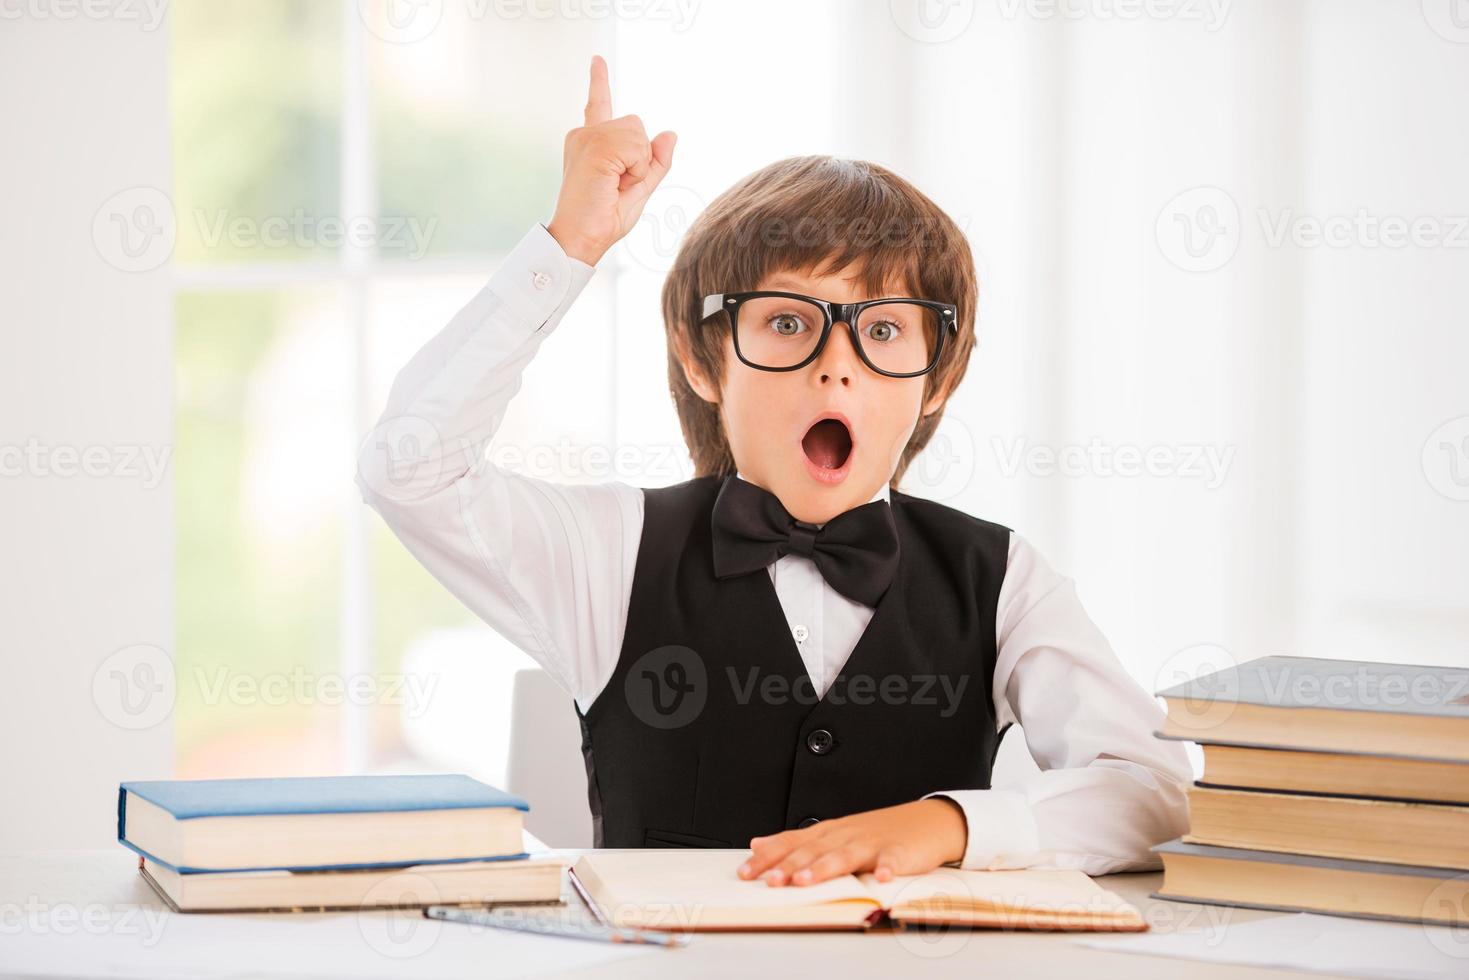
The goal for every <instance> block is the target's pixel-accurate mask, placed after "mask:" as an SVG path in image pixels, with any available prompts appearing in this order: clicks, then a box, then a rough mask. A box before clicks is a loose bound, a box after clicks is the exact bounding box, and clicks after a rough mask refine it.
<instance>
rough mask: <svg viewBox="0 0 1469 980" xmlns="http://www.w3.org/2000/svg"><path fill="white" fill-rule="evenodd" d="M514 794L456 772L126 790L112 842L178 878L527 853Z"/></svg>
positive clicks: (522, 805)
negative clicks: (120, 844) (209, 874)
mask: <svg viewBox="0 0 1469 980" xmlns="http://www.w3.org/2000/svg"><path fill="white" fill-rule="evenodd" d="M528 809H529V807H528V806H527V805H526V802H525V801H524V800H522V799H520V798H518V797H515V796H511V795H510V794H509V793H506V792H504V791H502V790H498V789H495V788H494V787H493V786H486V785H485V784H484V783H481V782H479V781H477V780H474V779H471V778H470V777H468V776H463V775H425V776H319V777H296V778H286V779H200V780H158V781H151V782H130V783H123V784H122V785H121V786H120V787H119V788H118V794H117V839H118V841H120V842H121V843H122V844H123V845H125V846H126V847H129V848H131V849H133V850H134V851H137V852H138V853H139V854H141V855H142V856H143V857H145V858H147V859H149V860H150V861H152V862H154V863H156V864H159V865H162V866H163V867H166V868H169V869H172V870H174V871H177V872H178V873H180V874H201V873H219V872H237V871H335V870H349V869H360V868H385V867H399V866H405V865H414V864H442V863H452V862H468V861H493V860H505V859H510V858H523V857H525V856H526V853H525V846H524V843H523V837H522V828H523V819H524V818H523V813H524V812H525V811H526V810H528Z"/></svg>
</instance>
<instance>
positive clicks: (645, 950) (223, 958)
mask: <svg viewBox="0 0 1469 980" xmlns="http://www.w3.org/2000/svg"><path fill="white" fill-rule="evenodd" d="M87 911H88V910H87V909H79V910H78V912H79V914H78V915H75V916H72V915H66V916H59V915H57V914H56V910H55V909H52V908H44V909H41V910H39V911H38V913H37V915H36V916H34V917H33V919H34V921H30V922H28V921H27V920H26V918H25V914H24V910H22V917H21V919H20V921H15V920H14V918H12V919H11V920H8V921H7V922H6V926H7V928H6V929H5V935H4V937H3V938H0V975H3V976H14V975H17V974H21V975H27V976H31V975H34V976H66V977H106V978H123V980H132V978H142V977H148V978H153V980H227V978H235V977H281V978H292V977H351V978H354V980H378V978H381V980H389V978H391V980H401V978H403V977H406V976H413V977H426V978H438V977H445V978H449V977H454V978H458V977H466V978H468V977H474V978H483V977H486V976H495V977H534V976H538V975H542V974H546V973H550V972H553V971H556V970H565V969H571V968H575V967H585V966H595V965H598V964H602V963H607V962H611V961H615V960H620V959H625V958H627V957H638V956H672V957H677V956H678V955H679V953H680V950H676V949H675V950H666V949H660V948H656V947H650V946H625V945H614V944H611V943H598V942H588V941H585V940H578V939H563V938H560V937H552V936H541V935H533V934H528V933H518V932H510V931H506V930H503V929H491V928H486V927H481V926H470V925H462V924H459V923H452V922H441V921H439V920H437V919H427V918H424V916H423V915H422V914H421V913H419V912H418V911H416V910H404V911H392V912H383V911H376V912H367V913H363V914H361V915H358V914H357V913H351V912H347V913H327V914H322V913H303V914H296V915H278V916H269V917H265V916H259V915H178V914H175V913H170V912H165V911H162V910H158V909H139V908H136V907H134V908H131V909H126V910H117V909H100V910H98V911H100V912H105V913H110V914H107V915H102V914H99V915H95V916H88V915H85V914H80V913H85V912H87ZM123 912H126V913H128V914H126V915H124V914H122V913H123Z"/></svg>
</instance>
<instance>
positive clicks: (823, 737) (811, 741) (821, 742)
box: [806, 728, 836, 755]
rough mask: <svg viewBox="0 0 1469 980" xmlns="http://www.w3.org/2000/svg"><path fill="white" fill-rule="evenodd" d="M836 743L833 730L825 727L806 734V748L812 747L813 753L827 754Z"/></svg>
mask: <svg viewBox="0 0 1469 980" xmlns="http://www.w3.org/2000/svg"><path fill="white" fill-rule="evenodd" d="M835 744H836V739H834V738H832V735H831V732H829V731H827V730H826V729H825V728H818V729H816V731H814V732H812V733H811V734H810V735H807V736H806V748H808V749H810V750H811V752H812V754H813V755H826V753H828V752H830V751H831V747H832V746H833V745H835Z"/></svg>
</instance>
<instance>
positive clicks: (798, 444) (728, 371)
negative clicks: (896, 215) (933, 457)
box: [682, 269, 945, 523]
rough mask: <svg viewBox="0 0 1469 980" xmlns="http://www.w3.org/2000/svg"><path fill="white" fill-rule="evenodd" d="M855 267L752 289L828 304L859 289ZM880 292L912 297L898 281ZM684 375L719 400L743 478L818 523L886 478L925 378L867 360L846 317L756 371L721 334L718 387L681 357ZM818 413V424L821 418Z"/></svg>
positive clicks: (780, 278) (921, 408)
mask: <svg viewBox="0 0 1469 980" xmlns="http://www.w3.org/2000/svg"><path fill="white" fill-rule="evenodd" d="M856 282H857V276H856V275H855V269H843V270H841V271H840V272H838V273H835V274H833V275H829V276H820V277H813V276H811V275H810V274H803V273H797V272H791V271H783V272H775V273H772V274H770V275H769V276H767V277H766V278H765V279H763V280H761V282H760V283H759V284H758V285H757V286H756V287H755V288H756V289H778V290H784V291H787V292H793V293H801V294H803V295H806V296H813V297H816V298H817V299H824V300H829V301H831V302H834V303H855V302H859V301H861V300H864V299H875V298H877V297H873V296H865V295H862V294H861V292H862V291H861V289H860V287H858V286H857V285H855V283H856ZM883 295H886V296H912V295H914V294H913V293H912V292H909V291H908V290H907V289H906V288H905V287H904V286H903V285H902V284H894V285H893V288H891V289H888V290H886V291H885V292H884V293H883ZM682 363H683V366H684V373H685V375H686V376H687V377H688V379H689V384H690V385H691V386H692V387H693V389H694V391H695V392H697V393H698V395H699V396H700V397H701V398H703V399H704V400H705V401H710V402H722V403H723V412H722V414H723V418H724V430H725V434H726V437H727V438H728V439H729V444H730V450H731V451H732V452H733V454H734V459H735V465H736V466H737V467H738V468H739V471H740V473H741V474H743V475H744V477H745V478H746V479H748V480H749V481H750V482H752V483H755V484H757V485H758V486H761V487H764V488H765V489H767V490H769V491H770V492H771V493H773V494H775V495H776V496H777V497H779V498H780V501H781V503H782V504H784V505H785V508H786V510H788V511H790V513H791V516H792V517H794V518H796V519H797V520H801V521H809V522H813V523H820V522H824V521H828V520H830V519H831V518H833V517H835V516H837V515H838V514H841V513H843V512H844V511H848V510H851V509H852V508H853V507H857V506H860V505H862V504H865V503H866V502H867V501H868V500H870V499H871V498H872V496H873V495H874V494H876V493H877V491H878V489H879V488H880V487H882V485H883V484H885V483H888V482H889V481H890V480H891V479H892V476H893V473H894V472H895V470H896V469H897V465H898V461H899V460H900V459H901V457H902V454H903V448H904V447H905V446H906V445H907V444H908V437H909V436H910V435H912V433H913V429H914V427H915V426H916V425H917V424H918V419H919V417H920V412H921V413H922V414H923V415H928V414H931V413H932V412H935V411H937V410H938V409H939V408H940V407H942V405H943V401H944V398H943V396H944V394H945V393H944V392H936V393H935V395H934V397H933V398H931V399H930V400H929V401H928V402H927V403H925V402H924V398H923V391H924V383H925V381H926V380H927V379H926V377H916V378H890V377H887V376H885V375H881V374H878V373H877V372H876V371H873V370H872V369H871V368H869V367H868V366H867V365H866V364H864V363H862V359H861V357H859V356H858V354H857V351H856V350H855V349H854V348H853V346H852V336H851V334H850V332H849V331H848V330H847V327H846V325H845V324H842V323H835V324H833V325H832V331H831V336H830V338H829V339H828V340H827V343H826V346H825V347H824V348H823V349H822V351H821V354H820V355H819V356H818V357H817V358H816V360H814V361H812V362H811V363H810V364H808V365H806V366H805V367H803V368H801V369H800V370H797V371H761V370H758V369H756V368H752V367H750V366H748V365H746V364H743V363H741V361H740V360H739V358H738V357H737V356H736V355H735V350H734V340H733V338H732V337H731V336H730V334H729V332H728V331H726V332H725V357H724V377H723V379H722V380H721V382H720V384H719V385H718V387H714V386H713V385H711V384H709V382H708V379H706V378H703V377H701V376H699V374H698V366H697V365H696V364H695V363H694V362H693V361H691V360H690V359H689V358H687V357H683V358H682ZM823 420H825V421H823Z"/></svg>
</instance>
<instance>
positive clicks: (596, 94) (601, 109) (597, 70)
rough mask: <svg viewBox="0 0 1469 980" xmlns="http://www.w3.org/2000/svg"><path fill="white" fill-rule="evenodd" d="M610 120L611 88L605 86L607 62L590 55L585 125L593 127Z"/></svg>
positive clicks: (597, 56) (597, 55)
mask: <svg viewBox="0 0 1469 980" xmlns="http://www.w3.org/2000/svg"><path fill="white" fill-rule="evenodd" d="M611 118H612V88H611V86H610V85H608V84H607V62H606V61H604V60H602V56H601V55H599V54H594V55H592V84H591V87H590V88H589V89H588V91H587V111H586V123H587V125H588V126H595V125H596V124H597V123H603V122H606V121H607V120H609V119H611Z"/></svg>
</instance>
